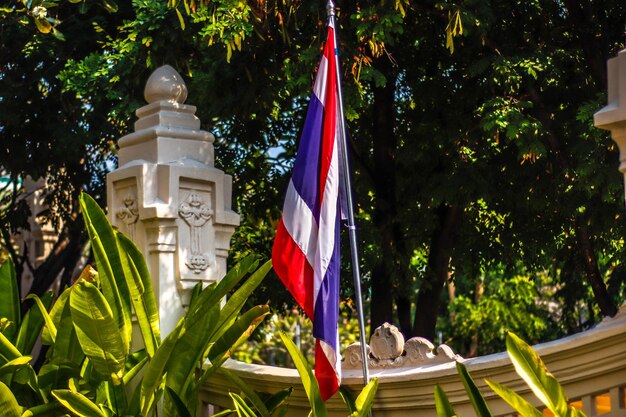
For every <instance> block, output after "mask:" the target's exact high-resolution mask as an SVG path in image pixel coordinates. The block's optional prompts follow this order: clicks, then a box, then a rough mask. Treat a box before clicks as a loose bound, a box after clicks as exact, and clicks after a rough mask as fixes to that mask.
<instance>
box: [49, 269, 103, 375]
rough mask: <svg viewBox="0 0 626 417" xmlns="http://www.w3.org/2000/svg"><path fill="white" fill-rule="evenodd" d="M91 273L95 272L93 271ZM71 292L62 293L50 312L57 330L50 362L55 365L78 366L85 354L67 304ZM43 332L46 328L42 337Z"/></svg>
mask: <svg viewBox="0 0 626 417" xmlns="http://www.w3.org/2000/svg"><path fill="white" fill-rule="evenodd" d="M85 270H87V268H85ZM92 271H94V272H95V270H93V269H92ZM81 276H83V274H81ZM71 290H72V288H71V287H70V288H67V289H66V290H65V291H63V293H62V294H61V295H60V296H59V298H58V299H57V301H56V303H54V306H53V307H52V310H51V312H50V316H51V317H52V321H54V323H55V325H56V328H57V337H56V342H55V343H54V346H53V347H52V361H55V362H56V363H63V362H67V361H69V362H73V363H74V364H76V365H80V364H81V363H82V361H83V359H84V358H85V354H84V353H83V349H82V347H81V346H80V343H79V342H78V336H77V335H76V329H75V328H74V322H73V321H72V310H71V308H70V302H69V301H70V293H71ZM45 330H46V328H44V332H43V333H42V335H43V334H45ZM42 337H43V336H42Z"/></svg>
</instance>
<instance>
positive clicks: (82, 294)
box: [70, 281, 128, 384]
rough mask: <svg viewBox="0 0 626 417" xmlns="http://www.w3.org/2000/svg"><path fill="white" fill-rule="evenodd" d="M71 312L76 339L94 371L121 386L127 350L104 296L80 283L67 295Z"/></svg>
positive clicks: (82, 282) (89, 285) (86, 283)
mask: <svg viewBox="0 0 626 417" xmlns="http://www.w3.org/2000/svg"><path fill="white" fill-rule="evenodd" d="M70 308H71V311H72V321H73V322H74V327H75V329H76V336H77V337H78V341H79V342H80V345H81V346H82V348H83V352H84V353H85V355H86V356H87V357H88V358H89V360H90V362H91V363H92V365H93V367H94V369H95V370H96V371H97V372H98V373H99V374H101V375H102V376H104V377H105V378H111V379H112V381H113V382H114V383H115V384H118V383H120V382H121V374H122V371H123V369H124V363H125V362H126V356H127V354H128V350H127V349H126V348H125V346H124V341H123V337H122V332H121V331H120V329H119V328H118V327H117V324H116V322H115V318H114V317H113V312H112V311H111V308H110V307H109V304H108V303H107V301H106V300H105V298H104V296H103V295H102V294H101V293H100V291H99V290H98V288H96V286H95V285H93V284H91V283H89V282H86V281H79V282H77V283H76V284H75V285H74V288H73V289H72V293H71V294H70Z"/></svg>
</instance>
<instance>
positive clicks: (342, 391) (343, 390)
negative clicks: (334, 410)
mask: <svg viewBox="0 0 626 417" xmlns="http://www.w3.org/2000/svg"><path fill="white" fill-rule="evenodd" d="M339 395H341V398H342V399H343V402H344V403H345V404H346V406H347V407H348V412H349V413H350V415H353V414H355V413H357V412H358V410H357V408H356V404H355V398H354V394H353V393H352V391H351V390H350V388H348V387H345V386H343V385H340V386H339Z"/></svg>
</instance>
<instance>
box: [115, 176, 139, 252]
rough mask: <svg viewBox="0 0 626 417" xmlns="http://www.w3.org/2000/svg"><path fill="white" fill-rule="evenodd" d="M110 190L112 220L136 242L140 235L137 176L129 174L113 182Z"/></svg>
mask: <svg viewBox="0 0 626 417" xmlns="http://www.w3.org/2000/svg"><path fill="white" fill-rule="evenodd" d="M111 185H112V188H113V190H112V191H111V192H110V196H109V198H110V203H109V208H110V210H111V211H110V216H111V217H110V220H111V222H112V223H113V225H114V226H115V227H117V228H118V229H119V230H120V231H121V232H122V233H124V234H125V235H126V236H128V237H129V238H130V239H131V240H132V241H133V242H135V243H136V244H138V245H139V244H140V243H139V242H138V241H137V237H138V235H139V233H138V228H140V227H141V226H140V222H139V201H138V194H137V178H136V177H135V176H128V177H126V178H122V179H119V180H117V181H113V182H112V184H111Z"/></svg>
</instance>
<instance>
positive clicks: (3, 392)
mask: <svg viewBox="0 0 626 417" xmlns="http://www.w3.org/2000/svg"><path fill="white" fill-rule="evenodd" d="M0 410H2V416H3V417H20V416H21V415H22V407H20V405H19V404H18V403H17V400H16V399H15V397H14V396H13V393H12V392H11V390H10V389H9V387H7V386H6V385H4V384H3V383H2V382H0Z"/></svg>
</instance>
